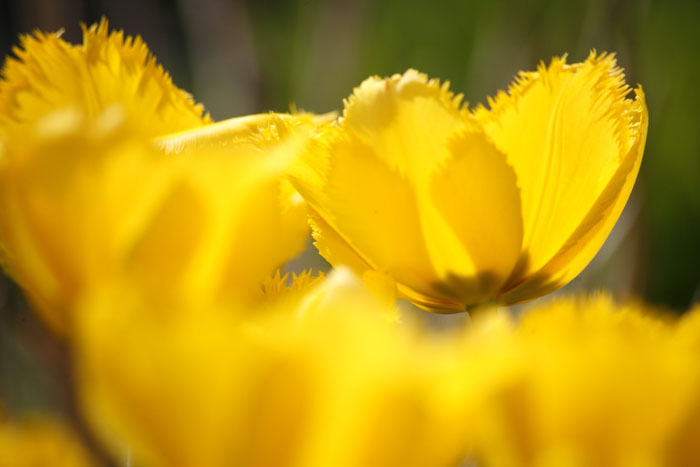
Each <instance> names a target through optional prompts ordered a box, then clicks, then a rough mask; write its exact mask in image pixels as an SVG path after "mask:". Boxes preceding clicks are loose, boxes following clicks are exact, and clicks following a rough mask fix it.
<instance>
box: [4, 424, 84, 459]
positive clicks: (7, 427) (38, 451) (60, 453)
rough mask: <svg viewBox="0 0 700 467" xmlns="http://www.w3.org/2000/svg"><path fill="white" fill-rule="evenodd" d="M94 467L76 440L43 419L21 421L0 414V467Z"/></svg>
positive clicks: (71, 435) (64, 430)
mask: <svg viewBox="0 0 700 467" xmlns="http://www.w3.org/2000/svg"><path fill="white" fill-rule="evenodd" d="M90 465H95V464H93V463H92V462H91V461H90V458H89V456H88V454H87V452H86V451H85V450H84V449H83V447H82V445H81V444H80V442H79V441H78V439H77V438H76V437H75V436H74V435H73V433H71V432H70V431H68V430H67V429H66V428H65V427H63V426H62V425H61V424H59V423H57V422H56V421H52V420H49V419H46V418H27V419H24V420H22V421H12V420H9V419H5V417H4V414H2V413H0V466H1V467H49V466H51V467H87V466H90Z"/></svg>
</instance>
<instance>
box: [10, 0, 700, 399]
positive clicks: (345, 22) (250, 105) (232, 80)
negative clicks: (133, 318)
mask: <svg viewBox="0 0 700 467" xmlns="http://www.w3.org/2000/svg"><path fill="white" fill-rule="evenodd" d="M102 15H106V17H107V18H108V19H109V20H110V24H111V27H113V28H119V29H124V30H125V31H126V32H127V33H128V34H133V35H136V34H139V35H141V36H142V37H143V38H144V39H145V41H146V42H147V44H148V45H149V47H150V49H151V51H152V52H153V53H154V54H155V55H156V57H158V60H159V62H160V63H161V64H163V66H164V67H165V68H166V69H167V70H169V71H170V73H171V74H172V76H173V79H174V81H175V83H176V84H177V85H179V86H180V87H182V88H184V89H186V90H188V91H190V92H191V93H193V94H194V96H195V98H196V100H197V101H199V102H202V103H204V105H205V106H206V108H207V109H208V110H209V112H210V113H211V114H212V116H213V117H214V118H215V119H224V118H228V117H232V116H237V115H241V114H246V113H256V112H261V111H266V110H278V111H287V110H288V109H289V107H290V104H291V103H294V104H296V106H297V107H298V108H301V109H306V110H309V111H314V112H319V113H321V112H326V111H329V110H334V109H336V110H338V109H341V108H342V99H343V98H344V97H346V96H347V95H348V94H350V92H351V91H352V88H353V87H354V86H357V85H358V84H359V83H360V82H361V81H362V80H363V79H364V78H366V77H367V76H369V75H373V74H378V75H388V74H392V73H397V72H399V73H400V72H403V71H404V70H406V69H407V68H409V67H412V68H417V69H419V70H421V71H423V72H426V73H428V74H429V75H430V76H432V77H439V78H442V79H445V80H450V81H451V82H452V89H453V90H455V91H456V92H462V93H464V94H465V96H466V99H467V100H468V101H469V102H470V103H471V105H475V104H477V103H479V102H484V101H485V100H486V96H488V95H493V94H495V92H496V91H497V90H498V89H502V88H504V87H506V86H507V85H508V83H509V82H510V80H511V79H512V77H513V76H514V75H515V74H516V73H517V72H518V70H521V69H524V70H528V69H534V68H535V67H536V65H537V63H538V62H539V61H541V60H542V61H545V62H548V61H549V60H550V58H551V57H552V56H554V55H561V54H564V53H568V55H569V61H572V62H575V61H581V60H583V59H585V57H586V56H587V54H588V53H589V51H590V50H591V49H596V50H598V51H609V52H616V53H617V55H618V60H619V63H620V65H621V66H623V67H624V68H625V69H626V72H627V77H628V83H630V84H631V85H632V86H634V85H636V83H642V85H643V86H644V89H645V92H646V94H647V99H648V106H649V112H650V125H649V136H648V140H647V149H646V152H645V155H644V161H643V163H642V169H641V173H640V176H639V180H638V182H637V185H636V187H635V190H634V192H633V194H632V197H631V199H630V202H629V204H628V206H627V209H626V210H625V213H624V214H623V216H622V217H621V219H620V221H619V222H618V225H617V226H616V228H615V230H614V231H613V234H612V235H611V236H610V238H609V240H608V242H607V243H606V245H605V246H604V247H603V249H602V250H601V252H600V253H599V254H598V256H597V257H596V259H595V260H594V261H593V263H591V265H590V266H589V267H588V268H587V269H586V271H584V273H583V274H582V275H581V276H580V277H579V278H577V279H576V280H574V281H573V282H572V284H570V285H569V286H567V287H566V288H565V289H564V291H565V292H571V291H576V290H581V289H585V290H591V289H597V288H605V289H609V290H612V291H613V293H614V294H615V295H616V296H617V297H619V298H623V299H624V298H629V297H638V298H641V299H643V300H645V301H648V302H650V303H653V304H657V305H662V306H666V307H670V308H672V309H674V310H676V311H679V312H680V311H683V310H686V309H687V308H688V307H689V306H690V305H691V304H692V303H693V302H697V301H698V300H700V241H699V240H700V130H699V129H698V126H699V125H700V87H699V83H698V79H699V78H700V52H699V50H700V2H698V1H697V0H695V1H692V0H687V1H661V0H645V1H633V0H610V1H605V0H592V1H581V0H573V1H566V2H564V1H554V0H536V1H531V2H526V1H523V2H516V1H513V2H506V1H502V0H494V1H489V2H485V1H457V0H447V1H443V2H440V1H425V0H378V1H369V0H366V1H355V2H352V1H342V0H330V1H301V0H288V1H271V0H258V1H254V0H248V1H234V0H122V1H111V2H110V1H87V0H83V1H79V0H67V1H52V0H26V1H20V0H15V1H11V0H0V53H2V56H5V55H7V54H10V53H11V47H12V46H13V45H14V44H16V43H17V35H18V34H20V33H28V32H31V31H32V30H34V29H41V30H49V31H52V30H58V29H60V28H65V33H64V37H65V38H66V39H67V40H69V41H71V42H80V41H81V32H80V27H79V23H80V22H81V21H82V22H86V23H88V24H89V23H92V22H95V21H98V20H99V19H100V17H101V16H102ZM307 255H311V253H307ZM1 285H2V286H1V287H0V305H2V311H1V312H0V313H1V314H0V352H2V353H0V365H1V366H0V397H2V398H3V399H5V402H6V404H7V405H8V406H22V405H24V402H23V401H25V399H26V400H27V401H34V402H32V404H34V405H36V404H35V402H36V400H40V399H41V397H37V396H36V395H35V394H34V393H35V392H37V391H39V392H40V389H37V388H38V387H47V386H51V384H52V380H51V378H52V376H51V375H52V374H53V373H52V371H51V370H49V371H44V372H36V371H34V370H32V368H34V367H36V366H37V365H38V366H39V367H45V368H52V365H53V366H55V365H56V362H55V361H51V358H55V357H50V355H55V352H53V351H52V349H51V348H50V346H49V348H48V349H46V352H43V353H41V355H43V354H44V353H45V354H46V355H49V357H47V356H46V355H44V356H43V357H41V355H40V356H39V357H37V355H35V354H32V352H33V351H30V350H29V349H30V348H32V346H33V345H34V343H35V342H41V341H42V339H44V338H45V335H44V334H43V333H44V331H43V330H42V329H41V326H40V325H39V323H37V322H36V319H35V318H34V317H33V316H32V315H31V314H30V313H28V312H27V311H26V307H25V306H24V305H23V304H22V302H21V300H20V299H19V298H18V292H17V290H16V288H15V287H14V286H12V285H11V284H9V283H7V282H5V283H2V284H1ZM18 336H24V337H22V338H19V337H18ZM23 339H24V340H23ZM37 358H38V359H39V361H37ZM8 399H9V400H8ZM46 403H47V404H48V405H52V402H51V401H48V402H46ZM32 404H30V405H32Z"/></svg>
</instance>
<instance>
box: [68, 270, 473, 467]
mask: <svg viewBox="0 0 700 467" xmlns="http://www.w3.org/2000/svg"><path fill="white" fill-rule="evenodd" d="M125 290H126V292H125ZM130 290H133V289H129V287H126V288H125V289H117V290H116V291H113V292H110V293H107V294H98V295H96V296H93V298H92V299H91V300H89V301H87V302H86V303H85V304H84V306H85V307H86V309H84V310H82V312H81V313H79V315H78V316H79V317H78V322H79V326H78V329H79V332H77V333H76V335H77V340H76V342H77V353H76V355H77V356H78V359H79V360H78V369H79V372H78V374H79V382H80V389H81V390H80V396H81V398H80V400H81V401H82V403H83V409H84V413H85V415H86V417H88V419H89V421H90V422H91V425H92V426H93V427H94V428H95V430H96V432H97V434H98V435H99V436H100V438H101V439H102V440H103V441H104V442H105V443H106V445H107V446H108V447H110V449H111V452H113V453H114V456H115V458H121V457H123V453H124V450H125V447H126V446H131V448H132V453H133V457H134V462H135V463H136V464H138V465H148V466H151V467H157V466H168V467H174V466H202V465H206V466H208V467H217V466H222V467H223V466H230V465H245V466H275V467H280V466H305V467H315V466H318V467H325V466H329V465H332V466H339V467H340V466H348V467H349V466H358V465H381V466H394V465H397V466H398V465H401V466H413V465H415V466H425V465H431V466H440V465H445V466H448V465H455V463H456V462H457V461H458V460H459V459H460V458H461V457H462V452H461V449H462V446H461V444H460V436H459V432H458V431H456V430H455V429H461V427H460V423H459V420H457V419H456V414H455V412H454V410H453V408H452V407H451V406H450V405H449V404H446V403H445V398H443V397H442V395H441V392H442V390H443V386H442V385H440V384H439V383H438V382H439V381H440V380H441V376H440V375H441V374H442V373H444V372H446V371H447V369H448V368H450V369H451V368H453V367H454V363H453V362H452V360H451V359H450V358H449V354H446V353H445V352H444V350H445V349H444V348H443V346H442V345H441V344H440V343H438V342H432V341H428V340H427V339H424V338H422V337H420V336H419V335H416V333H415V332H413V330H412V329H411V328H408V327H405V328H404V327H397V326H395V325H391V324H389V323H388V322H387V321H386V320H385V319H383V315H384V314H386V313H388V312H391V310H387V309H385V303H384V302H383V301H381V300H376V299H375V298H374V295H373V294H372V293H371V292H369V291H368V290H366V289H365V288H364V286H363V284H362V282H361V281H360V280H359V279H356V278H354V277H353V275H352V274H351V273H350V272H349V271H348V270H343V269H341V270H336V271H334V272H333V273H331V274H330V275H329V277H328V278H327V279H326V280H325V281H323V282H319V283H317V284H316V285H312V286H310V287H309V288H308V291H309V294H310V295H309V296H310V297H312V299H311V300H302V302H301V304H300V305H299V306H298V307H289V306H288V305H289V302H285V303H283V304H282V306H281V309H280V310H279V312H278V313H269V314H264V315H259V314H246V313H230V312H229V311H230V310H221V312H217V310H212V309H208V310H204V309H201V308H199V309H185V310H179V309H178V310H173V309H167V310H160V309H155V308H153V307H152V306H151V305H150V304H148V303H146V302H144V301H143V300H142V299H141V298H140V297H139V296H138V295H137V294H136V295H135V294H132V293H129V291H130ZM298 303H299V302H298ZM173 311H177V312H175V313H173ZM241 316H244V317H245V319H241ZM441 356H444V357H445V358H441Z"/></svg>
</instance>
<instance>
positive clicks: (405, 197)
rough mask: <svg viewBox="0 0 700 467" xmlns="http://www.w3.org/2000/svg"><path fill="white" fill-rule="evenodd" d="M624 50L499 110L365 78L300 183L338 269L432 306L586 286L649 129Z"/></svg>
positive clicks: (427, 84) (521, 92) (442, 91)
mask: <svg viewBox="0 0 700 467" xmlns="http://www.w3.org/2000/svg"><path fill="white" fill-rule="evenodd" d="M635 93H636V96H637V97H636V99H634V100H632V99H629V98H627V97H626V95H627V94H628V87H627V86H626V85H625V83H624V76H623V74H622V71H621V70H620V69H619V68H617V66H616V63H615V60H614V58H613V56H611V55H596V54H594V53H593V54H591V55H590V57H588V59H587V60H586V61H585V62H583V63H578V64H574V65H567V64H565V61H564V59H553V60H552V63H551V64H550V65H549V67H545V66H544V65H541V66H540V67H539V69H538V71H537V72H531V73H521V74H520V75H519V77H518V78H517V80H516V83H515V84H514V85H513V86H512V87H511V88H510V90H509V93H508V94H506V93H505V92H501V93H499V94H498V96H497V97H496V98H495V99H493V100H491V101H490V104H491V105H490V107H491V109H490V110H489V109H486V108H484V107H478V108H477V109H476V110H475V111H474V112H472V113H470V112H468V111H467V110H466V109H465V108H464V107H462V106H461V105H460V103H461V98H462V96H461V95H458V96H454V95H453V94H452V93H451V92H449V90H448V88H447V83H445V84H443V85H441V84H440V83H439V82H438V81H436V80H428V78H427V77H426V76H425V75H423V74H420V73H418V72H416V71H414V70H409V71H407V72H406V73H404V74H403V75H394V76H392V77H391V78H386V79H380V78H377V77H374V78H369V79H367V80H366V81H365V82H364V83H362V85H361V86H360V87H358V88H356V89H355V91H354V93H353V95H352V96H351V97H350V98H349V99H348V100H347V101H346V102H345V110H344V113H343V116H342V118H341V119H340V120H339V121H338V122H337V123H336V124H332V125H331V124H329V125H327V126H326V127H325V128H324V129H323V131H321V132H320V134H319V135H318V136H317V138H316V139H315V141H314V142H313V143H312V144H311V145H310V148H309V150H308V151H307V154H306V156H305V158H304V159H303V163H302V164H299V165H295V166H294V167H293V170H291V177H292V180H293V183H294V184H295V187H296V188H297V189H298V190H299V192H300V193H301V194H302V196H303V197H304V198H305V199H306V201H307V202H308V203H309V204H310V206H311V207H312V208H313V210H314V215H313V218H312V222H313V229H314V237H315V239H316V246H317V248H318V249H319V251H320V253H321V254H322V255H323V256H324V257H325V258H326V259H327V260H328V261H329V262H330V263H331V264H333V265H338V264H346V265H349V266H351V267H352V268H353V269H355V270H356V271H358V272H360V273H362V272H363V271H367V270H370V271H376V272H378V273H380V274H386V275H388V276H390V277H392V278H393V279H395V281H396V285H397V288H398V291H399V293H400V294H401V295H402V296H403V297H405V298H408V299H409V300H411V301H413V302H414V303H415V304H417V305H418V306H421V307H423V308H426V309H429V310H431V311H441V312H449V311H457V310H464V309H465V307H466V306H469V305H471V304H476V303H480V302H484V301H491V300H495V301H498V302H500V303H504V304H512V303H518V302H522V301H526V300H530V299H533V298H535V297H538V296H541V295H543V294H546V293H548V292H551V291H553V290H555V289H557V288H558V287H561V286H562V285H564V284H565V283H567V282H568V281H570V280H571V279H572V278H573V277H575V276H576V275H577V274H578V273H579V272H580V271H581V270H582V269H583V268H584V267H585V266H586V264H588V262H589V261H590V260H591V258H592V257H593V256H594V255H595V253H596V252H597V251H598V249H599V248H600V246H601V245H602V243H603V241H604V240H605V238H606V237H607V235H608V233H609V232H610V230H611V229H612V227H613V225H614V224H615V221H616V220H617V218H618V217H619V215H620V213H621V211H622V208H623V207H624V205H625V203H626V201H627V198H628V196H629V194H630V191H631V189H632V186H633V184H634V181H635V179H636V176H637V172H638V169H639V164H640V162H641V159H642V152H643V148H644V142H645V139H646V132H647V112H646V106H645V103H644V94H643V93H642V90H641V88H638V89H636V90H635Z"/></svg>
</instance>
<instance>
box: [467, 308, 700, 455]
mask: <svg viewBox="0 0 700 467" xmlns="http://www.w3.org/2000/svg"><path fill="white" fill-rule="evenodd" d="M697 311H700V309H699V310H697ZM697 311H695V312H693V313H692V314H690V315H689V316H688V317H686V318H685V319H682V320H680V321H673V320H671V319H663V318H662V317H654V316H652V315H648V314H647V312H645V310H644V309H643V308H642V307H640V306H636V305H635V306H632V305H630V306H617V305H615V304H614V303H613V302H612V300H610V298H609V297H607V296H594V297H590V298H581V299H576V300H571V299H563V300H562V299H560V300H559V301H555V302H553V303H552V304H549V305H545V306H539V307H534V308H532V309H531V310H528V311H526V312H525V313H524V315H523V317H522V320H521V322H520V323H518V324H514V323H513V322H512V321H511V320H510V319H508V318H507V317H506V316H504V315H503V314H500V315H490V316H486V317H483V316H482V317H481V319H478V320H477V322H476V323H475V326H474V329H472V330H471V331H470V336H469V337H468V340H467V343H466V346H465V348H464V350H463V352H464V353H463V357H462V362H463V367H462V368H461V369H460V370H459V373H460V375H461V377H462V378H464V381H463V385H464V387H465V394H467V393H469V394H471V397H469V398H468V400H467V398H465V402H466V403H467V404H472V405H471V409H469V410H467V411H466V412H465V415H464V416H465V419H469V420H472V421H473V423H471V424H470V425H469V426H468V434H467V440H468V441H467V442H468V444H469V447H470V451H471V455H472V457H474V458H475V459H477V460H478V465H484V466H513V467H517V466H523V467H525V466H543V467H547V466H552V467H554V466H563V465H565V466H591V465H595V466H601V467H605V466H610V467H612V466H640V465H644V466H659V467H661V466H671V465H673V466H686V465H687V466H691V465H698V462H700V446H699V445H698V443H697V440H698V439H700V424H699V423H698V415H699V411H700V345H698V344H699V343H700V319H698V318H700V314H698V313H697Z"/></svg>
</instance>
